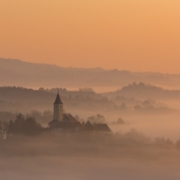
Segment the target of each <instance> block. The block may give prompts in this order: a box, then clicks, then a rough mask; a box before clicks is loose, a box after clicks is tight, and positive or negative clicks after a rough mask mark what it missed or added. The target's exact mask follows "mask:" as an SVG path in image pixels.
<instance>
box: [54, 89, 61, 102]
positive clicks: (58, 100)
mask: <svg viewBox="0 0 180 180" xmlns="http://www.w3.org/2000/svg"><path fill="white" fill-rule="evenodd" d="M54 104H63V103H62V101H61V98H60V95H59V92H58V93H57V96H56V99H55V101H54Z"/></svg>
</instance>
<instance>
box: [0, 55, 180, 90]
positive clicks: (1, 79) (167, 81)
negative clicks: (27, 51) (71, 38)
mask: <svg viewBox="0 0 180 180" xmlns="http://www.w3.org/2000/svg"><path fill="white" fill-rule="evenodd" d="M133 82H137V83H138V82H145V83H148V84H154V85H158V86H163V87H180V75H173V74H161V73H151V72H129V71H124V70H122V71H121V70H117V69H114V70H104V69H101V68H94V69H83V68H71V67H69V68H63V67H59V66H56V65H50V64H37V63H29V62H23V61H20V60H15V59H3V58H0V86H23V87H33V88H39V87H66V88H68V87H75V88H79V87H104V91H106V89H105V88H106V87H114V89H115V88H118V87H119V88H120V87H122V86H125V85H127V84H130V83H133Z"/></svg>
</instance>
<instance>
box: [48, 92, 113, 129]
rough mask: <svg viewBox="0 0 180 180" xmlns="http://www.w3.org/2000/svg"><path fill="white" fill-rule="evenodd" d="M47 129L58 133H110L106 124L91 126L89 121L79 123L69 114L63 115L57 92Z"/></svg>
mask: <svg viewBox="0 0 180 180" xmlns="http://www.w3.org/2000/svg"><path fill="white" fill-rule="evenodd" d="M49 128H50V129H51V130H54V131H60V132H82V131H88V132H89V131H92V132H93V131H96V132H111V130H110V128H109V127H108V125H107V124H99V123H95V124H91V123H90V122H89V121H88V122H86V123H84V122H83V123H80V122H79V121H78V120H76V119H75V118H74V117H73V116H72V115H71V114H65V113H64V111H63V103H62V100H61V98H60V95H59V92H58V93H57V96H56V99H55V101H54V105H53V120H52V121H51V122H49Z"/></svg>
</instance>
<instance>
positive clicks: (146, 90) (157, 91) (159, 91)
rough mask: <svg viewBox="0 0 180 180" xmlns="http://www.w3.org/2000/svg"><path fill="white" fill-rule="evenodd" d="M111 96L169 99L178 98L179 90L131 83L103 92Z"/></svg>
mask: <svg viewBox="0 0 180 180" xmlns="http://www.w3.org/2000/svg"><path fill="white" fill-rule="evenodd" d="M104 95H106V96H108V97H110V98H112V97H116V96H126V97H134V98H137V99H156V100H159V99H170V100H178V99H179V100H180V90H167V89H163V88H161V87H157V86H153V85H147V84H145V83H138V84H137V83H132V84H129V85H128V86H124V87H123V88H122V89H119V90H117V91H114V92H108V93H104Z"/></svg>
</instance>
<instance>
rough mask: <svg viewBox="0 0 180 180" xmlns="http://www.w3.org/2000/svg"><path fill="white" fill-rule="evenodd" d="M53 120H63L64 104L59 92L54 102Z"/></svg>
mask: <svg viewBox="0 0 180 180" xmlns="http://www.w3.org/2000/svg"><path fill="white" fill-rule="evenodd" d="M53 119H54V120H58V121H62V120H63V103H62V101H61V98H60V95H59V92H58V93H57V96H56V99H55V101H54V113H53Z"/></svg>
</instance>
